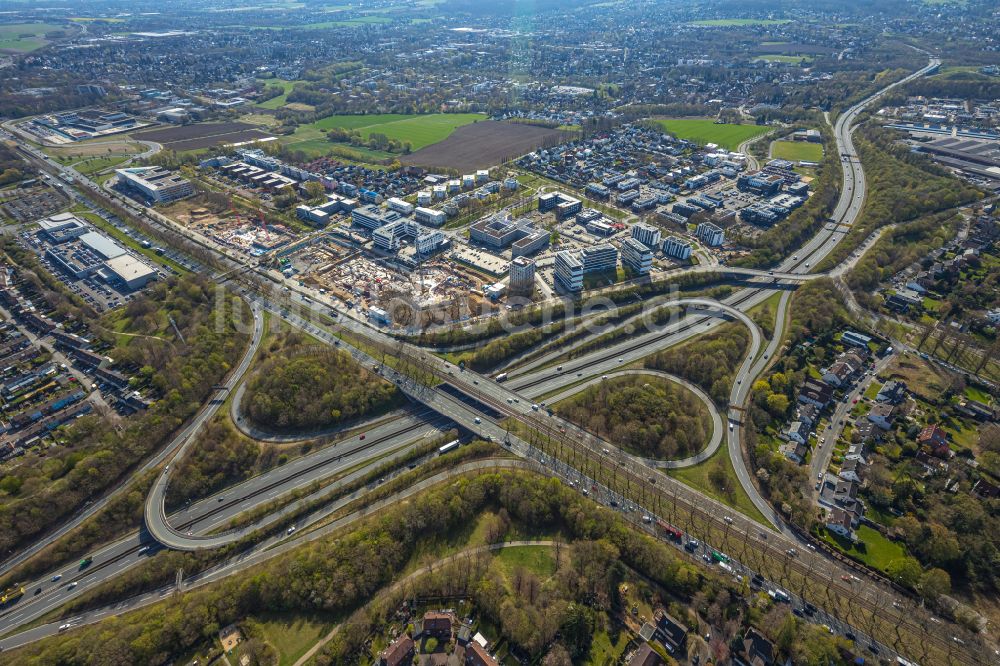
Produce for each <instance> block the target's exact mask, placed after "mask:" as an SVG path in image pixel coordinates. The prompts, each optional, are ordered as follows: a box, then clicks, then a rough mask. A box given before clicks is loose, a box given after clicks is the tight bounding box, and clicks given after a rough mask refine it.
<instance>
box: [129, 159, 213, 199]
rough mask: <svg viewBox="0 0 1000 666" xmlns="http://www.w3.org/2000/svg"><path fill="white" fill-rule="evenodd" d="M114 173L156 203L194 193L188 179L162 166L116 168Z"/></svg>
mask: <svg viewBox="0 0 1000 666" xmlns="http://www.w3.org/2000/svg"><path fill="white" fill-rule="evenodd" d="M115 173H116V174H118V181H119V182H120V183H122V184H123V185H126V186H127V187H130V188H132V189H134V190H138V191H139V192H142V194H144V195H145V196H146V197H147V198H148V199H151V200H152V201H155V202H156V203H164V202H167V201H176V200H177V199H183V198H184V197H189V196H191V195H192V194H194V187H193V186H192V185H191V182H190V181H189V180H187V179H186V178H182V177H181V176H179V175H177V174H175V173H172V172H170V171H167V170H166V169H164V168H163V167H158V166H152V167H133V168H129V169H116V170H115Z"/></svg>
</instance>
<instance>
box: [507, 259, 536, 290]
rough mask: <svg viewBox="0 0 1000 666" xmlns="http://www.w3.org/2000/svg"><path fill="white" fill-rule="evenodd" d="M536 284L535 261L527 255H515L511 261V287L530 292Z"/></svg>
mask: <svg viewBox="0 0 1000 666" xmlns="http://www.w3.org/2000/svg"><path fill="white" fill-rule="evenodd" d="M534 286H535V262H534V261H533V260H531V259H528V258H527V257H515V258H514V260H513V261H512V262H510V289H511V291H516V292H521V293H524V292H530V291H532V290H533V289H534Z"/></svg>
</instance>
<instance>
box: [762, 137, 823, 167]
mask: <svg viewBox="0 0 1000 666" xmlns="http://www.w3.org/2000/svg"><path fill="white" fill-rule="evenodd" d="M771 157H777V158H780V159H783V160H791V161H792V162H819V161H820V160H822V159H823V144H820V143H812V142H809V141H775V142H774V143H772V144H771Z"/></svg>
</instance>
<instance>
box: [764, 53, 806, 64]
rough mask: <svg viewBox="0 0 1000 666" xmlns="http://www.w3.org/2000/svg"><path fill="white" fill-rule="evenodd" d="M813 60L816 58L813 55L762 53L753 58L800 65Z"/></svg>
mask: <svg viewBox="0 0 1000 666" xmlns="http://www.w3.org/2000/svg"><path fill="white" fill-rule="evenodd" d="M813 60H814V58H813V57H812V56H806V55H780V54H768V55H761V56H757V57H756V58H754V59H753V61H754V62H783V63H786V64H789V65H798V64H799V63H802V62H805V63H810V62H812V61H813Z"/></svg>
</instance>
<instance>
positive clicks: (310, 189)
mask: <svg viewBox="0 0 1000 666" xmlns="http://www.w3.org/2000/svg"><path fill="white" fill-rule="evenodd" d="M302 188H303V189H304V190H305V191H306V194H307V195H309V198H310V199H319V198H320V197H321V196H323V195H324V194H325V193H326V188H325V187H323V183H321V182H319V181H318V180H307V181H306V182H305V184H304V185H303V186H302Z"/></svg>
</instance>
